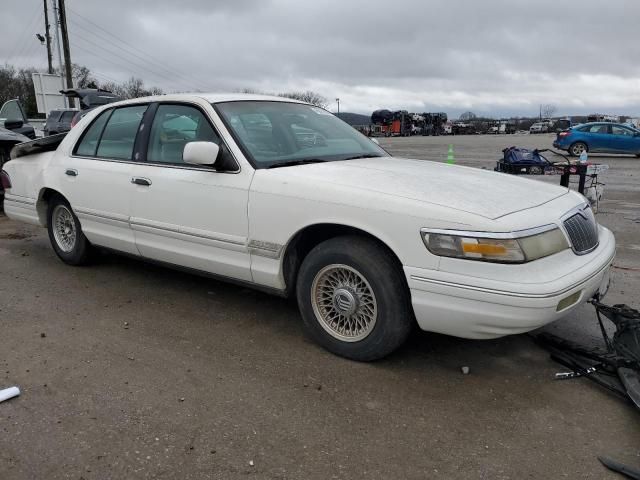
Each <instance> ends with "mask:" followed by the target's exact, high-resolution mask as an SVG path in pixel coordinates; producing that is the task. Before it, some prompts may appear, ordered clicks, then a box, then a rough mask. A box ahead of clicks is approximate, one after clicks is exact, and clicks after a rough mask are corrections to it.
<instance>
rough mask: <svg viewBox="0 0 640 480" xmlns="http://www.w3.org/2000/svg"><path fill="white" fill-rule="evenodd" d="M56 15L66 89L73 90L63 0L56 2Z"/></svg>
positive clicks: (73, 103)
mask: <svg viewBox="0 0 640 480" xmlns="http://www.w3.org/2000/svg"><path fill="white" fill-rule="evenodd" d="M58 15H59V16H60V35H61V36H62V50H63V51H64V67H65V73H66V75H67V88H73V75H72V73H71V52H70V51H69V31H68V30H67V12H66V10H65V8H64V0H58ZM61 73H62V72H61ZM70 103H71V105H74V106H75V102H74V101H73V100H72V101H71V102H70Z"/></svg>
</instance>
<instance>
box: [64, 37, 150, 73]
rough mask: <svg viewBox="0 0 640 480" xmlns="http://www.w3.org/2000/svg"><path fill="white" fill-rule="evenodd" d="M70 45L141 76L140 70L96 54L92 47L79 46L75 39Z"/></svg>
mask: <svg viewBox="0 0 640 480" xmlns="http://www.w3.org/2000/svg"><path fill="white" fill-rule="evenodd" d="M72 46H73V48H77V49H80V50H82V51H83V52H85V53H87V54H89V55H91V56H94V57H98V58H100V59H101V60H104V61H105V62H108V63H109V64H111V65H114V66H117V67H119V68H121V69H124V70H128V71H130V72H133V73H134V74H136V75H138V76H141V75H140V72H138V71H133V69H132V68H131V67H128V66H126V65H123V64H121V63H118V62H116V61H114V60H112V59H109V58H105V57H103V56H102V55H100V54H98V53H97V52H96V51H95V50H93V49H89V48H85V47H83V46H81V45H78V44H77V43H75V41H74V42H72Z"/></svg>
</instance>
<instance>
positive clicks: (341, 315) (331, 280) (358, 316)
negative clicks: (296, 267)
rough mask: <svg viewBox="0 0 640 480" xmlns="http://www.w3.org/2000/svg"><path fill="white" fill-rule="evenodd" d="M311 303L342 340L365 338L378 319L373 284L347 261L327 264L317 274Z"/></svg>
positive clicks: (329, 329)
mask: <svg viewBox="0 0 640 480" xmlns="http://www.w3.org/2000/svg"><path fill="white" fill-rule="evenodd" d="M311 305H312V306H313V313H314V314H315V316H316V320H317V321H318V323H319V324H320V325H321V326H322V328H323V329H324V330H325V331H326V332H327V333H328V334H329V335H331V336H332V337H334V338H336V339H338V340H340V341H343V342H358V341H360V340H363V339H364V338H366V337H367V336H369V334H370V333H371V332H372V331H373V328H374V327H375V324H376V321H377V319H378V302H377V300H376V296H375V294H374V293H373V289H372V288H371V285H370V284H369V282H368V281H367V279H366V278H365V277H364V275H362V274H361V273H360V272H358V271H357V270H356V269H354V268H353V267H350V266H348V265H342V264H332V265H327V266H326V267H324V268H322V269H321V270H320V271H319V272H318V273H317V274H316V276H315V278H314V279H313V283H312V284H311Z"/></svg>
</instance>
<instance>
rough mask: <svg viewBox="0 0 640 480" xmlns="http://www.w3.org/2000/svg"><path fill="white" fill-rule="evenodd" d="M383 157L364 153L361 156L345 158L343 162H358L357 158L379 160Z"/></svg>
mask: <svg viewBox="0 0 640 480" xmlns="http://www.w3.org/2000/svg"><path fill="white" fill-rule="evenodd" d="M383 156H384V155H375V154H374V155H371V154H369V153H365V154H363V155H354V156H353V157H347V158H345V159H344V160H358V159H359V158H380V157H383Z"/></svg>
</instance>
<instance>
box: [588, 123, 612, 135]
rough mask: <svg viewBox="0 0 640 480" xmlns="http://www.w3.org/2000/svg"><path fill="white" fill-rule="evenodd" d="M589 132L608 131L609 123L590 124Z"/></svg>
mask: <svg viewBox="0 0 640 480" xmlns="http://www.w3.org/2000/svg"><path fill="white" fill-rule="evenodd" d="M589 133H609V125H592V126H591V127H589Z"/></svg>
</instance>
